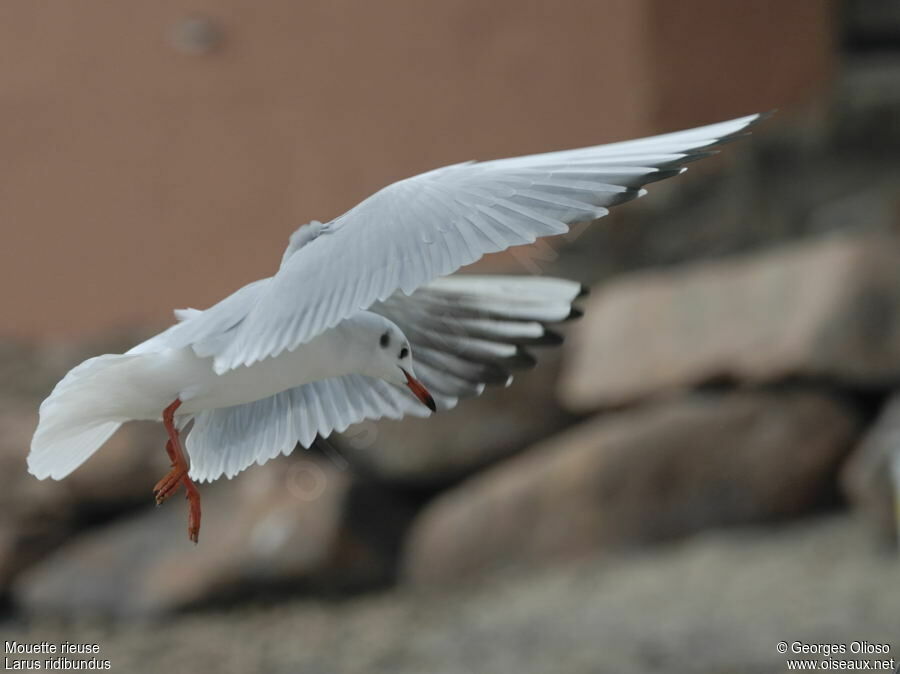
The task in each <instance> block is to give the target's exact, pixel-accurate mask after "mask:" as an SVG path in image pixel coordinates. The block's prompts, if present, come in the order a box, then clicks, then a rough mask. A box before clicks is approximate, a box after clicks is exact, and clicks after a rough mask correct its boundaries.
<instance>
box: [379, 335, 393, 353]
mask: <svg viewBox="0 0 900 674" xmlns="http://www.w3.org/2000/svg"><path fill="white" fill-rule="evenodd" d="M379 342H380V344H381V348H382V349H386V348H387V347H388V346H389V345H390V343H391V333H389V332H386V333H384V334H383V335H382V336H381V339H380V340H379Z"/></svg>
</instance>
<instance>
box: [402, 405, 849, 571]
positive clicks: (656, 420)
mask: <svg viewBox="0 0 900 674" xmlns="http://www.w3.org/2000/svg"><path fill="white" fill-rule="evenodd" d="M856 428H857V419H856V416H855V414H854V413H853V412H852V411H850V410H848V409H847V408H845V407H844V406H842V405H841V404H839V403H837V402H835V401H834V400H832V399H830V398H827V397H824V396H821V395H818V394H814V393H804V392H795V393H783V394H775V393H771V394H765V393H755V394H751V393H744V394H728V395H723V396H716V395H696V396H690V397H687V398H684V399H680V400H677V401H674V402H670V403H665V404H658V405H655V406H651V407H646V408H640V409H637V410H634V411H628V412H622V413H616V414H612V415H604V416H601V417H598V418H595V419H592V420H590V421H588V422H585V423H583V424H581V425H579V426H576V427H574V428H572V429H570V430H568V431H566V432H564V433H562V434H560V435H558V436H555V437H552V438H550V439H549V440H546V441H544V442H543V443H540V444H538V445H537V446H535V447H533V448H532V449H530V450H527V451H526V452H524V453H523V454H520V455H519V456H516V457H514V458H512V459H509V460H507V461H505V462H503V463H500V464H498V465H497V466H495V467H493V468H492V469H490V470H488V471H486V472H484V473H482V474H480V475H478V476H476V477H474V478H472V479H470V480H468V481H466V482H464V483H462V484H461V485H460V486H458V487H456V488H453V489H451V490H448V491H446V492H444V493H443V494H442V495H440V496H438V497H437V498H436V499H435V500H434V501H433V502H432V503H431V504H429V505H428V506H426V508H425V509H424V510H423V511H422V513H421V514H420V515H419V516H418V518H417V519H416V521H415V522H414V524H413V527H412V530H411V533H410V535H409V540H408V546H407V549H406V555H405V560H404V563H403V569H404V575H405V577H406V578H407V579H409V580H410V581H412V582H414V583H432V584H435V583H441V582H444V581H448V580H458V579H460V578H463V577H465V576H466V575H468V574H472V573H477V572H481V571H484V570H486V569H489V568H492V567H498V566H515V565H519V564H522V565H526V566H530V565H542V564H545V563H547V562H548V561H549V560H553V559H561V558H563V559H565V558H571V557H577V556H580V555H582V554H584V553H586V552H588V551H596V550H614V549H616V548H622V547H630V546H634V545H638V544H642V543H649V542H653V541H659V540H663V539H668V538H672V537H675V536H682V535H685V534H688V533H691V532H695V531H699V530H701V529H704V528H708V527H713V526H718V525H725V524H736V523H747V522H762V521H768V520H774V519H778V518H785V517H790V516H794V515H797V514H800V513H804V512H807V511H810V510H812V509H814V508H816V507H819V506H822V505H823V504H824V503H828V502H830V501H831V500H833V497H834V477H835V473H836V471H837V466H838V464H839V462H840V461H841V459H842V457H843V456H844V455H845V453H846V450H847V449H848V447H849V446H850V443H851V442H852V440H853V437H854V433H855V431H856Z"/></svg>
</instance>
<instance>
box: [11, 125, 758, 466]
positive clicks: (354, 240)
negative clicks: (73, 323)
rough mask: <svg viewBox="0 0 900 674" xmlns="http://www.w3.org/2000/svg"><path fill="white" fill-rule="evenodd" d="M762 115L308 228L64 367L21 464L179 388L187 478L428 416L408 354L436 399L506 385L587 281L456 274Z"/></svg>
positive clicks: (77, 449) (441, 184) (506, 167)
mask: <svg viewBox="0 0 900 674" xmlns="http://www.w3.org/2000/svg"><path fill="white" fill-rule="evenodd" d="M759 118H760V115H750V116H748V117H742V118H740V119H735V120H731V121H728V122H722V123H720V124H714V125H711V126H705V127H700V128H697V129H691V130H689V131H682V132H679V133H673V134H666V135H662V136H656V137H653V138H644V139H641V140H634V141H628V142H623V143H614V144H611V145H600V146H596V147H589V148H583V149H578V150H568V151H563V152H551V153H548V154H540V155H532V156H527V157H517V158H512V159H501V160H495V161H487V162H481V163H476V162H471V163H466V164H458V165H454V166H448V167H445V168H441V169H437V170H435V171H430V172H428V173H424V174H422V175H419V176H415V177H413V178H409V179H407V180H402V181H400V182H397V183H394V184H393V185H390V186H388V187H385V188H384V189H382V190H380V191H379V192H377V193H375V194H374V195H372V196H371V197H369V198H368V199H366V200H365V201H363V202H362V203H360V204H359V205H357V206H355V207H354V208H353V209H351V210H350V211H348V212H347V213H345V214H344V215H342V216H340V217H338V218H336V219H335V220H333V221H331V222H328V223H324V224H323V223H319V222H313V223H311V224H309V225H306V226H304V227H301V228H300V229H299V230H297V232H296V233H295V234H294V235H293V236H292V237H291V241H290V244H289V246H288V249H287V250H286V251H285V254H284V257H283V258H282V262H281V266H280V268H279V269H278V271H277V272H276V273H275V275H274V276H272V277H270V278H266V279H262V280H260V281H256V282H254V283H250V284H248V285H247V286H244V287H243V288H241V289H240V290H238V291H236V292H235V293H233V294H232V295H230V296H229V297H226V298H225V299H224V300H222V301H221V302H219V303H218V304H216V305H215V306H213V307H210V308H209V309H207V310H205V311H197V310H192V309H191V310H182V311H179V312H176V317H177V318H178V321H179V322H178V323H176V324H175V325H173V326H172V327H171V328H169V329H168V330H166V331H165V332H162V333H160V334H159V335H156V336H155V337H153V338H151V339H149V340H147V341H146V342H144V343H142V344H139V345H138V346H136V347H135V348H134V349H132V350H131V351H129V352H128V353H127V354H122V355H105V356H100V357H98V358H93V359H91V360H88V361H86V362H84V363H82V364H81V365H79V366H78V367H76V368H74V369H73V370H72V371H71V372H69V373H68V374H67V375H66V377H65V378H64V379H63V380H62V381H61V382H60V383H59V384H58V385H57V386H56V388H55V389H54V390H53V392H52V393H51V395H50V396H49V397H48V398H47V400H45V401H44V403H43V404H42V405H41V413H40V422H39V425H38V428H37V430H36V432H35V435H34V439H33V441H32V446H31V452H30V454H29V457H28V467H29V470H30V471H31V472H32V473H33V474H34V475H36V476H37V477H39V478H45V477H53V478H56V479H59V478H62V477H65V476H66V475H67V474H69V473H70V472H71V471H72V470H74V469H75V468H77V467H78V466H79V465H81V463H83V462H84V461H85V460H86V459H87V458H88V457H89V456H90V455H91V454H92V453H93V452H94V451H96V450H97V449H98V448H99V447H100V446H101V445H102V444H103V443H104V442H105V441H106V440H107V439H108V438H109V437H110V436H111V435H112V433H114V432H115V430H116V429H117V428H118V427H119V425H120V424H122V423H124V422H125V421H128V420H130V419H160V416H161V413H162V410H163V409H164V408H165V407H166V406H168V405H169V404H170V403H172V402H173V401H174V400H176V399H177V400H180V401H181V407H180V408H178V410H177V415H178V416H177V417H176V421H177V425H178V427H179V428H181V429H183V430H184V431H185V432H187V433H188V435H187V441H186V442H187V451H188V453H189V455H190V458H191V470H190V476H191V477H192V478H195V479H199V480H213V479H215V478H217V477H219V476H220V475H227V476H228V477H231V476H233V475H235V474H236V473H238V472H239V471H241V470H243V469H244V468H246V467H247V466H249V465H251V464H253V463H254V462H256V463H263V462H265V461H267V460H268V459H270V458H273V457H275V456H277V455H279V454H287V453H289V452H290V451H291V450H292V449H293V448H294V446H295V445H296V444H297V443H300V444H302V445H303V446H306V447H308V446H309V445H310V444H311V443H312V442H313V440H314V439H315V437H316V435H317V434H318V435H322V436H327V435H328V434H329V433H332V432H334V431H342V430H344V429H346V428H347V427H348V426H349V425H351V424H353V423H356V422H358V421H362V420H363V419H376V418H380V417H390V418H400V417H402V416H404V415H407V414H413V415H418V416H423V415H424V416H427V415H428V414H429V413H430V412H429V411H428V410H427V409H426V408H425V407H424V406H422V405H421V404H420V402H419V400H423V398H422V397H421V394H417V395H420V397H419V400H416V398H415V397H413V396H412V395H411V393H410V392H409V391H408V390H406V389H405V388H404V387H403V386H404V385H405V383H406V382H407V381H408V375H412V374H413V365H412V362H413V359H415V363H416V365H415V371H416V372H417V376H418V379H419V380H420V381H421V383H422V384H423V385H424V386H425V387H426V388H427V389H428V390H429V391H430V392H431V393H432V395H433V398H434V403H436V405H437V408H439V409H448V408H451V407H453V406H454V405H456V404H457V402H458V401H459V399H461V398H464V397H469V396H477V395H479V394H480V393H481V392H482V390H483V389H484V386H485V385H486V384H501V385H508V384H509V382H510V381H511V371H512V370H514V369H515V368H517V367H520V366H523V365H529V364H533V359H532V357H531V356H530V354H529V353H528V351H527V350H526V347H527V346H528V345H529V344H540V343H554V342H556V341H558V340H557V338H556V336H555V334H554V333H552V332H549V331H548V330H547V329H546V324H548V323H554V322H557V321H562V320H565V319H567V318H568V317H569V316H570V315H571V314H572V313H573V310H572V302H573V301H574V300H575V299H576V297H577V296H578V295H579V293H580V292H581V287H580V286H579V285H578V284H576V283H572V282H570V281H564V280H559V279H547V278H534V277H485V276H448V275H450V274H453V273H454V272H455V271H457V270H458V269H459V268H460V267H462V266H464V265H467V264H470V263H472V262H474V261H476V260H477V259H479V258H480V257H482V256H483V255H485V254H486V253H491V252H496V251H500V250H503V249H506V248H509V247H510V246H516V245H521V244H527V243H531V242H533V241H534V240H535V239H536V238H538V237H541V236H549V235H555V234H562V233H564V232H566V231H568V227H569V225H571V224H573V223H576V222H581V221H587V220H593V219H596V218H599V217H602V216H604V215H606V213H607V212H608V209H609V208H610V207H611V206H614V205H616V204H619V203H622V202H624V201H627V200H629V199H633V198H636V197H640V196H642V195H643V194H644V193H645V190H644V189H643V186H644V185H646V184H648V183H651V182H653V181H655V180H659V179H662V178H667V177H670V176H673V175H676V174H678V173H680V172H682V171H684V170H685V169H684V167H683V165H684V164H686V163H687V162H690V161H693V160H695V159H698V158H700V157H703V156H706V155H707V154H708V153H709V150H710V149H711V148H714V147H715V146H716V145H717V144H718V143H720V142H722V141H723V140H727V139H729V138H731V137H732V136H734V135H735V134H737V133H740V132H741V131H743V130H744V129H746V128H747V127H748V126H750V125H751V124H752V123H754V122H756V121H757V120H758V119H759ZM385 341H387V346H385V345H384V342H385ZM406 347H408V348H407V349H406V350H407V351H409V350H411V351H412V355H411V356H410V355H409V354H408V353H407V355H406V356H403V350H404V348H406ZM401 372H405V373H406V374H407V379H404V378H403V377H402V376H401V374H400V373H401Z"/></svg>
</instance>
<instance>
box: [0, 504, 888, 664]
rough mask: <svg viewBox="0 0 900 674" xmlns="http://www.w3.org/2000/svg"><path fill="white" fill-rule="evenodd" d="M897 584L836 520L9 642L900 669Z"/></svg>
mask: <svg viewBox="0 0 900 674" xmlns="http://www.w3.org/2000/svg"><path fill="white" fill-rule="evenodd" d="M898 581H900V560H897V559H896V557H895V556H894V555H893V553H891V552H889V551H886V550H883V549H881V550H880V549H878V548H877V547H876V546H875V545H874V544H873V542H872V539H871V537H870V536H869V534H868V531H866V530H864V529H863V528H862V527H861V526H860V525H859V524H858V523H856V522H855V521H854V520H853V519H851V517H850V516H848V515H836V516H829V517H826V518H821V519H815V520H808V521H805V522H801V523H797V524H792V525H789V526H783V527H778V528H760V529H744V530H740V531H735V530H730V531H727V532H717V533H709V534H705V535H703V536H698V537H695V538H693V539H690V540H688V541H684V542H681V543H678V544H674V545H671V546H666V547H661V548H656V549H655V550H653V551H648V552H644V553H640V554H635V555H632V556H630V557H628V558H620V559H618V560H616V561H614V562H610V561H608V560H607V561H606V562H601V561H597V560H585V561H582V562H579V563H576V564H572V565H569V566H566V567H557V568H554V569H552V570H548V571H544V572H540V573H533V572H532V573H530V574H523V573H517V574H510V575H508V576H506V577H500V578H495V579H493V580H491V581H490V582H482V583H481V584H477V585H476V584H473V585H470V586H467V587H464V588H457V589H456V590H455V591H453V592H450V591H447V592H442V593H434V592H430V593H421V592H412V591H410V590H403V591H394V592H386V593H384V594H381V595H378V596H368V597H362V598H359V599H354V600H350V601H345V602H341V603H338V604H334V603H328V602H324V601H308V600H306V601H299V600H295V601H291V602H290V603H285V604H282V605H277V606H275V607H256V608H250V609H248V608H242V609H240V610H232V611H225V612H213V613H203V614H192V615H187V616H182V617H179V618H173V619H172V620H171V621H169V622H164V623H159V624H152V625H147V624H145V625H135V624H131V625H118V626H112V625H98V624H89V623H85V624H59V623H54V622H51V621H47V620H35V621H33V622H31V623H30V624H27V625H23V624H22V623H14V622H7V623H5V624H2V625H0V632H2V634H3V638H4V639H5V640H9V639H18V640H19V641H43V640H49V641H56V642H60V641H61V640H65V639H67V640H69V641H80V642H94V643H98V644H99V645H100V648H101V653H100V657H101V658H106V659H109V660H110V661H111V663H112V671H122V672H154V673H158V672H182V671H191V672H198V673H201V672H292V673H293V672H304V673H305V674H312V673H319V672H322V673H323V674H324V673H331V672H369V673H373V674H380V673H382V672H383V673H385V674H387V673H390V674H404V673H407V672H408V673H416V674H421V673H423V672H429V673H438V674H440V673H444V672H446V673H450V672H479V673H480V672H490V673H492V674H497V673H503V672H516V673H517V674H519V673H521V674H527V673H531V672H534V673H535V674H537V673H540V674H547V673H550V672H553V673H559V674H568V673H576V672H579V673H580V672H611V673H615V674H630V673H631V672H635V673H636V672H642V673H644V672H670V673H671V672H675V673H682V672H683V673H686V674H688V673H694V672H697V673H699V672H703V673H712V672H716V673H720V674H724V673H732V672H733V673H737V672H741V673H751V674H752V673H756V672H759V673H762V672H766V673H771V672H780V671H785V669H786V665H785V657H786V656H781V655H778V654H777V653H776V645H777V643H778V642H779V641H781V640H785V641H787V642H793V641H797V640H799V641H804V642H807V643H844V644H849V643H850V642H851V641H853V640H867V641H868V642H870V643H887V644H889V645H890V646H891V647H892V650H893V651H894V653H893V654H894V655H896V656H897V657H898V658H900V630H898V628H897V624H898V616H900V582H898ZM842 657H847V658H850V657H853V656H850V655H848V656H842ZM887 657H890V655H888V656H887Z"/></svg>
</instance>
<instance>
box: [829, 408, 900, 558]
mask: <svg viewBox="0 0 900 674" xmlns="http://www.w3.org/2000/svg"><path fill="white" fill-rule="evenodd" d="M840 484H841V488H842V491H843V493H844V495H845V496H846V498H847V500H848V501H849V502H850V504H851V505H852V506H853V507H854V508H855V509H856V510H857V512H859V513H860V514H861V515H862V516H863V517H864V518H865V519H867V520H868V521H869V522H870V523H871V525H872V527H873V529H874V530H875V531H876V532H877V533H878V535H879V536H881V537H882V538H883V539H884V540H889V541H892V542H894V541H896V539H897V535H898V531H900V529H898V526H900V525H898V521H897V514H898V505H900V501H898V495H897V489H898V487H900V394H895V395H894V396H893V397H891V398H890V399H889V400H888V402H887V403H886V404H885V406H884V409H882V411H881V414H880V415H879V417H878V419H877V420H876V421H875V423H874V424H873V425H872V427H871V428H870V429H869V430H868V431H867V432H866V434H865V435H864V436H863V438H862V440H861V441H860V443H859V445H858V446H857V447H856V449H854V450H853V452H852V453H851V454H850V456H849V457H848V459H847V461H846V462H845V463H844V465H843V467H842V468H841V474H840Z"/></svg>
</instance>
